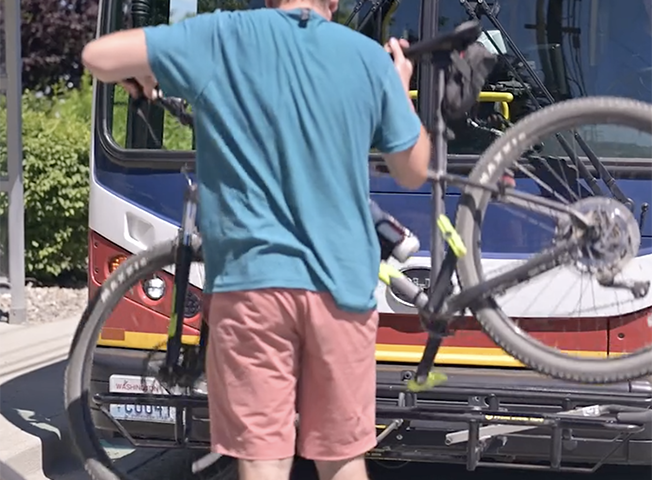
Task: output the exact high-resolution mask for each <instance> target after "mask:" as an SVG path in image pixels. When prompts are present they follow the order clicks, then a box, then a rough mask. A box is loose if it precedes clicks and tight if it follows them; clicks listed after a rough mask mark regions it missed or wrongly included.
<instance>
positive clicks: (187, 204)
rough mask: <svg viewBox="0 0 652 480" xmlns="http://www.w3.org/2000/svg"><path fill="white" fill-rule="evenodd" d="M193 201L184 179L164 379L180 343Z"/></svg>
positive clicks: (194, 210) (173, 366) (176, 357)
mask: <svg viewBox="0 0 652 480" xmlns="http://www.w3.org/2000/svg"><path fill="white" fill-rule="evenodd" d="M197 204H198V198H197V185H196V184H195V183H193V182H192V181H191V180H190V179H188V188H187V189H186V193H185V198H184V204H183V214H182V217H181V228H180V229H179V238H178V244H177V247H176V253H175V261H174V283H173V289H172V298H173V305H172V314H171V315H170V324H169V326H168V341H167V351H166V354H165V365H164V367H163V372H162V373H163V374H164V375H165V376H167V378H168V379H171V378H173V376H174V374H175V373H177V367H178V365H179V357H180V355H181V349H182V344H183V342H182V334H183V319H184V318H185V305H186V294H187V291H188V281H189V277H190V266H191V265H192V261H193V249H192V238H193V235H194V233H195V225H196V223H195V221H196V219H197ZM205 330H207V329H205V328H203V327H202V329H201V335H200V344H203V343H205V342H206V337H207V332H205Z"/></svg>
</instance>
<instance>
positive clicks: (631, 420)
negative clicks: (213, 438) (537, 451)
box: [93, 384, 652, 472]
mask: <svg viewBox="0 0 652 480" xmlns="http://www.w3.org/2000/svg"><path fill="white" fill-rule="evenodd" d="M397 387H398V385H380V386H379V387H378V391H377V395H380V396H381V397H382V398H388V397H393V398H395V405H394V406H392V405H387V404H379V405H377V407H376V416H377V418H378V419H379V421H384V422H385V423H384V425H383V427H382V428H380V433H379V434H378V437H377V442H378V443H377V446H376V448H375V449H374V450H372V451H371V452H370V454H369V456H370V458H378V459H394V460H413V461H437V460H440V461H447V462H449V461H452V462H457V463H465V464H466V468H467V470H475V469H476V468H477V467H479V466H501V467H508V468H521V469H530V470H550V469H552V470H555V471H568V472H594V471H596V470H598V469H599V468H600V467H601V466H602V465H604V464H605V463H606V462H607V460H609V458H610V457H611V456H613V455H614V454H615V453H616V452H617V451H618V449H620V448H622V447H623V446H624V445H626V443H627V441H628V440H630V439H631V438H632V437H633V436H634V435H636V434H638V433H641V432H643V431H644V430H646V428H652V409H650V408H651V403H650V401H651V400H650V398H647V399H645V400H642V399H641V398H638V399H636V400H632V399H631V398H626V396H624V395H621V396H618V395H614V394H613V393H604V394H600V393H592V394H572V393H571V394H568V395H567V396H566V398H563V399H561V398H560V399H559V406H560V408H561V410H560V411H558V412H555V413H541V412H533V411H527V410H519V411H518V413H508V412H506V411H505V410H504V407H503V403H509V402H510V400H505V398H510V394H511V395H514V392H505V393H503V394H502V395H501V393H500V392H498V393H497V392H496V389H492V388H491V387H489V386H487V387H483V388H477V387H473V388H471V387H468V386H467V387H461V388H462V389H465V390H467V391H469V392H471V391H472V393H469V395H468V397H467V404H466V405H460V404H455V405H452V404H446V402H441V404H440V405H433V404H432V398H434V397H435V396H436V397H439V398H447V396H450V395H455V394H458V393H459V392H460V387H450V386H446V384H444V385H440V386H438V387H436V388H435V389H433V390H431V391H430V392H425V393H418V394H417V393H411V392H406V391H404V390H402V391H400V392H397V391H396V390H397ZM516 390H517V388H516V387H515V391H516ZM518 395H519V397H521V398H523V400H524V401H527V400H530V401H532V402H533V403H534V402H535V401H540V400H541V399H542V398H546V393H545V392H543V393H542V392H540V391H520V390H519V391H518ZM549 396H550V395H549ZM93 401H94V402H95V404H96V405H97V406H98V407H99V409H100V411H101V412H102V413H103V414H104V415H105V416H106V417H107V418H108V419H109V420H110V421H111V423H112V424H113V425H114V427H115V428H116V429H117V430H118V431H119V432H120V433H121V434H122V435H123V436H124V437H125V438H126V439H127V440H128V441H129V442H131V443H132V444H133V445H134V446H136V447H153V448H200V449H203V448H206V447H207V446H208V443H207V442H203V441H198V440H197V439H196V438H194V436H193V423H192V420H189V419H193V416H194V414H195V413H196V412H197V411H198V410H201V409H207V408H208V400H207V397H206V396H205V395H198V394H196V393H194V394H188V393H187V392H186V393H184V394H182V393H180V392H178V391H177V392H173V393H172V394H170V395H161V394H157V395H149V394H147V395H143V394H122V393H97V394H95V395H94V397H93ZM619 401H622V403H618V404H617V403H615V402H619ZM110 404H113V405H143V406H144V405H152V406H162V407H174V408H175V409H176V418H175V420H176V421H175V424H174V427H173V430H174V440H150V439H148V440H143V439H137V438H134V437H133V436H131V435H130V434H129V432H128V431H127V429H126V428H125V427H124V426H123V425H122V424H121V422H120V421H118V420H116V419H115V418H113V416H112V415H111V414H110V412H109V410H108V408H107V405H110ZM578 404H584V405H585V406H577V405H578ZM415 422H421V423H422V424H423V422H445V423H447V424H460V425H466V427H465V428H460V429H459V430H456V431H449V432H448V433H446V434H445V440H444V442H443V443H444V445H439V447H440V448H445V449H447V450H443V451H444V452H446V451H448V453H447V454H442V453H439V454H438V456H433V455H432V453H431V452H430V450H429V449H428V448H426V447H424V445H429V443H427V442H424V441H421V439H423V438H424V435H429V434H428V433H427V432H424V431H423V429H421V430H420V428H419V426H416V427H415V426H414V424H415ZM535 429H538V430H540V429H545V430H548V431H550V432H551V433H550V454H549V462H548V464H546V465H537V464H528V463H519V464H517V463H503V462H495V461H494V462H491V461H483V460H482V459H483V456H485V455H487V456H490V457H491V456H492V455H499V454H500V452H501V449H503V448H504V447H505V445H506V444H507V443H508V442H509V440H510V438H515V439H516V440H515V441H518V435H519V434H520V433H523V432H527V431H532V430H535ZM574 429H591V430H600V431H605V432H606V431H609V432H613V433H614V436H613V438H612V439H611V446H610V448H609V449H608V450H607V451H606V452H605V453H604V454H603V455H602V457H601V458H600V459H599V460H598V461H597V462H596V463H595V464H594V465H592V466H591V467H578V466H567V465H564V453H563V452H564V445H565V444H566V443H568V442H573V441H574V439H575V438H574V436H573V431H574ZM578 438H579V437H578ZM401 447H404V448H401Z"/></svg>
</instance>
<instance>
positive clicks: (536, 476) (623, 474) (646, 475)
mask: <svg viewBox="0 0 652 480" xmlns="http://www.w3.org/2000/svg"><path fill="white" fill-rule="evenodd" d="M651 453H652V452H651ZM164 458H167V460H163V459H164ZM190 463H191V459H190V457H189V456H188V455H187V454H184V453H182V452H178V453H176V454H167V456H164V457H158V458H155V459H153V460H152V462H150V463H149V465H148V466H146V467H140V468H139V469H138V471H137V472H132V473H133V478H134V480H136V479H138V480H150V479H151V480H153V479H155V478H156V479H157V480H168V479H169V480H222V478H223V477H220V476H219V475H217V476H216V475H214V472H211V471H207V472H204V473H205V474H204V475H200V476H193V475H192V473H191V472H190ZM221 467H223V465H221ZM369 467H370V478H371V480H404V479H418V480H421V479H423V480H426V479H436V480H523V478H524V477H526V478H527V479H528V480H551V479H553V478H554V479H555V480H649V479H650V478H651V477H652V469H649V468H645V469H636V468H607V467H605V468H603V469H601V470H600V471H598V472H597V473H595V474H592V475H586V474H568V473H553V472H549V471H548V472H531V471H523V470H507V469H498V468H480V469H478V470H476V471H475V472H467V471H466V470H465V468H464V467H463V466H456V465H440V464H417V463H410V464H400V463H398V462H392V463H384V462H383V463H378V462H370V464H369ZM163 472H165V474H163ZM55 480H59V479H55ZM61 480H68V478H65V477H62V478H61ZM74 480H77V479H76V478H75V479H74ZM229 480H231V479H230V478H229ZM292 480H316V475H315V470H314V467H313V465H312V464H311V463H309V462H305V461H304V462H299V463H298V464H297V465H296V468H295V472H294V475H293V478H292Z"/></svg>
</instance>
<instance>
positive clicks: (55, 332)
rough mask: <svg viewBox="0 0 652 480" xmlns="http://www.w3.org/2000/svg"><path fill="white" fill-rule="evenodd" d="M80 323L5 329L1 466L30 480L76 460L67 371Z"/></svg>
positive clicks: (1, 329) (0, 376)
mask: <svg viewBox="0 0 652 480" xmlns="http://www.w3.org/2000/svg"><path fill="white" fill-rule="evenodd" d="M78 322H79V319H78V318H73V319H68V320H62V321H57V322H50V323H43V324H21V325H6V324H3V325H0V345H1V346H2V356H1V358H0V402H1V407H0V462H4V464H5V465H7V466H8V467H10V468H12V469H13V470H15V471H16V472H17V473H18V474H20V475H21V476H22V477H23V478H25V480H30V479H32V478H33V479H37V478H38V479H42V478H44V474H45V473H47V472H49V471H51V470H52V469H54V468H55V466H56V465H57V464H59V463H61V462H62V461H63V462H65V461H68V460H69V459H72V458H73V457H74V454H73V451H72V449H73V445H72V441H71V439H70V437H69V435H68V431H67V420H66V416H65V412H64V407H63V373H64V369H65V364H66V360H67V358H68V350H69V348H70V343H71V341H72V337H73V335H74V332H75V329H76V327H77V323H78Z"/></svg>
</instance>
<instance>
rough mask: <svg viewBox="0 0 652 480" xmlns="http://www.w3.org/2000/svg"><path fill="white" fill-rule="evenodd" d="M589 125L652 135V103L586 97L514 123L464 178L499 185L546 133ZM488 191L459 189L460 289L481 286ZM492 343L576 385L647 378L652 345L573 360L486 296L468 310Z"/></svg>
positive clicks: (555, 106) (522, 361) (650, 366)
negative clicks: (623, 353)
mask: <svg viewBox="0 0 652 480" xmlns="http://www.w3.org/2000/svg"><path fill="white" fill-rule="evenodd" d="M590 124H614V125H621V126H626V127H631V128H635V129H637V130H639V131H643V132H648V133H650V134H652V105H650V104H647V103H643V102H638V101H635V100H630V99H625V98H618V97H585V98H580V99H576V100H569V101H565V102H561V103H558V104H554V105H551V106H548V107H546V108H544V109H542V110H539V111H538V112H535V113H533V114H531V115H529V116H527V117H525V118H524V119H523V120H521V121H519V122H518V123H517V124H516V125H514V126H513V127H512V128H510V129H508V130H507V132H506V134H505V135H504V136H502V137H500V138H499V139H497V140H496V141H495V142H494V143H493V144H492V145H491V146H490V147H489V148H488V149H487V150H486V151H485V152H484V154H483V155H482V156H481V158H480V160H479V161H478V163H477V165H476V166H475V167H474V169H473V171H472V172H471V174H470V176H469V178H470V179H471V180H473V181H475V182H478V181H479V179H480V177H481V176H483V175H489V181H488V183H489V184H495V183H497V182H498V181H499V179H500V177H501V176H502V174H503V172H504V171H505V169H506V168H508V167H510V166H512V165H513V164H514V163H515V162H516V160H517V159H518V158H519V157H520V156H521V154H522V153H523V152H524V151H525V150H527V148H529V147H530V146H532V145H533V144H535V143H536V142H538V141H539V140H541V139H542V138H544V137H545V136H546V135H549V134H553V133H556V132H559V131H561V130H565V129H570V128H573V127H580V126H582V125H590ZM489 199H490V193H488V192H486V191H485V190H482V189H479V188H473V187H467V188H465V189H464V191H463V194H462V197H461V198H460V202H459V205H458V210H457V218H456V227H457V230H458V232H459V234H460V236H461V237H462V240H463V241H464V243H465V245H467V246H468V252H467V255H466V256H465V257H462V258H461V259H460V261H459V262H458V272H457V273H458V278H459V282H460V287H461V288H462V289H464V288H470V287H473V286H475V285H477V284H478V283H480V282H481V280H482V278H483V270H482V264H481V252H480V238H481V229H482V219H483V218H484V214H485V210H486V208H487V204H488V202H489ZM471 310H472V311H473V313H474V315H475V317H476V318H477V320H478V322H479V323H480V325H481V326H482V328H483V329H484V331H485V332H486V333H487V335H489V337H491V339H492V340H493V341H494V342H495V343H496V344H497V345H498V346H500V347H501V348H502V349H503V350H505V351H506V352H507V353H508V354H510V355H511V356H512V357H514V358H515V359H517V360H519V361H520V362H521V363H523V364H525V365H526V366H527V367H529V368H531V369H533V370H535V371H537V372H540V373H542V374H545V375H549V376H551V377H555V378H559V379H562V380H569V381H575V382H581V383H591V384H597V383H600V384H606V383H616V382H623V381H628V380H633V379H637V378H641V377H644V376H646V375H650V374H652V345H651V346H648V347H646V348H643V349H641V350H639V351H637V352H635V353H632V354H629V355H626V356H622V357H608V358H600V359H595V358H584V357H573V356H571V355H567V354H564V353H563V352H560V351H559V350H556V349H554V348H551V347H549V346H547V345H544V344H542V343H540V342H539V341H537V340H535V339H533V338H531V337H530V336H529V335H528V334H527V333H525V332H523V331H522V330H520V329H519V328H518V327H517V326H516V325H515V324H514V323H513V322H511V321H510V320H509V318H508V317H507V316H506V315H505V313H504V312H503V311H502V310H501V308H500V307H499V306H498V304H497V303H496V301H495V300H494V299H493V298H491V297H489V298H486V299H483V300H480V301H478V302H477V303H476V305H474V308H472V309H471Z"/></svg>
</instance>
